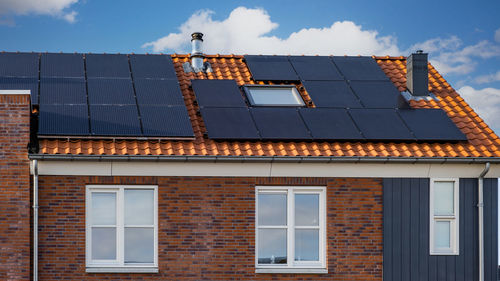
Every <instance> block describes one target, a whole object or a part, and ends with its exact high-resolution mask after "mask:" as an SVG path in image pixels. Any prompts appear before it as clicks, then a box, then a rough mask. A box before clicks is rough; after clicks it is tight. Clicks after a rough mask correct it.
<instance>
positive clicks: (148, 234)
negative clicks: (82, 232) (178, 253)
mask: <svg viewBox="0 0 500 281" xmlns="http://www.w3.org/2000/svg"><path fill="white" fill-rule="evenodd" d="M157 201H158V200H157V187H156V186H87V200H86V206H87V208H86V240H87V241H86V245H87V246H86V248H87V250H86V260H87V272H157V265H158V261H157V251H158V249H157V244H158V243H157V240H158V220H157V216H158V215H157V213H158V210H157V208H158V207H157Z"/></svg>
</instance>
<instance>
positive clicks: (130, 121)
mask: <svg viewBox="0 0 500 281" xmlns="http://www.w3.org/2000/svg"><path fill="white" fill-rule="evenodd" d="M90 128H91V133H92V134H93V135H96V136H140V135H142V133H141V125H140V123H139V114H138V112H137V106H136V105H90Z"/></svg>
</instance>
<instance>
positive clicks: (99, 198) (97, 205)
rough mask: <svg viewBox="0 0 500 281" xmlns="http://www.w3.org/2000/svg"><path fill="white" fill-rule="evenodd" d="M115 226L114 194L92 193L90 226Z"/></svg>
mask: <svg viewBox="0 0 500 281" xmlns="http://www.w3.org/2000/svg"><path fill="white" fill-rule="evenodd" d="M115 224H116V193H114V192H92V225H115Z"/></svg>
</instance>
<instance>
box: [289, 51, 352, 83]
mask: <svg viewBox="0 0 500 281" xmlns="http://www.w3.org/2000/svg"><path fill="white" fill-rule="evenodd" d="M289 60H290V62H291V63H292V65H293V68H294V69H295V71H296V72H297V74H298V75H299V77H300V79H301V80H344V77H342V75H340V73H339V71H338V70H337V68H336V67H335V65H334V64H333V63H332V60H331V59H330V57H324V56H323V57H319V56H315V57H310V56H291V57H289Z"/></svg>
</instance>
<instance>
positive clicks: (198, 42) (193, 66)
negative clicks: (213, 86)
mask: <svg viewBox="0 0 500 281" xmlns="http://www.w3.org/2000/svg"><path fill="white" fill-rule="evenodd" d="M191 48H192V50H191V63H189V62H185V63H184V64H183V65H182V66H183V67H184V72H186V73H187V72H212V67H211V66H210V63H208V62H205V63H204V62H203V59H204V58H205V55H204V54H203V33H201V32H193V34H191Z"/></svg>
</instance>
